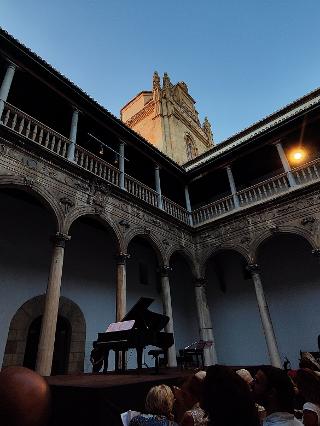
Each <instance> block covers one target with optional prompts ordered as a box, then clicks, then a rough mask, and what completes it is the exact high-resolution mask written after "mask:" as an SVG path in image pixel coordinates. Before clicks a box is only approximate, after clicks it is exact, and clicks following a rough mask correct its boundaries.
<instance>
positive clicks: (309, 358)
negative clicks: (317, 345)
mask: <svg viewBox="0 0 320 426" xmlns="http://www.w3.org/2000/svg"><path fill="white" fill-rule="evenodd" d="M299 367H300V368H310V370H313V371H320V365H319V363H318V361H317V360H316V359H315V357H314V356H313V355H312V354H311V353H310V352H302V353H301V359H300V363H299Z"/></svg>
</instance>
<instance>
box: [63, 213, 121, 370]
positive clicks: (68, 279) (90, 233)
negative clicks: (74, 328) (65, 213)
mask: <svg viewBox="0 0 320 426" xmlns="http://www.w3.org/2000/svg"><path fill="white" fill-rule="evenodd" d="M69 235H70V236H71V239H70V241H68V242H67V244H66V249H65V256H64V266H63V275H62V285H61V295H62V296H64V297H68V298H72V300H74V301H75V302H76V303H77V304H78V305H79V306H80V308H81V310H82V311H83V313H84V317H85V319H86V325H87V340H86V348H85V363H84V364H85V365H84V370H85V371H91V363H90V352H91V350H92V342H93V341H95V340H96V339H97V333H98V332H103V331H105V329H106V328H107V326H108V325H109V324H110V323H112V322H114V321H115V316H116V314H115V313H116V303H115V301H116V256H117V255H118V253H119V240H118V238H117V235H116V233H115V232H114V231H113V229H112V228H111V227H110V226H109V223H107V222H105V221H103V219H101V218H99V217H98V216H93V215H83V216H80V217H77V218H76V219H75V220H73V221H72V223H71V226H70V229H69Z"/></svg>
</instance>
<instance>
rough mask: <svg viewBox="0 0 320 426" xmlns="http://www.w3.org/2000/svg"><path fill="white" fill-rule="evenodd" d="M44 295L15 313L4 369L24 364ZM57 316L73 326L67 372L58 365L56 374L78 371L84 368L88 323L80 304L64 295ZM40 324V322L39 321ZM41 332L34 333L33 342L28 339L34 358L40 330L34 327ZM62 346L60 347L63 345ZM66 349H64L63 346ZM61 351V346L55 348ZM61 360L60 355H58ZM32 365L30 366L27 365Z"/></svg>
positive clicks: (11, 324) (42, 309)
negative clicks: (31, 329)
mask: <svg viewBox="0 0 320 426" xmlns="http://www.w3.org/2000/svg"><path fill="white" fill-rule="evenodd" d="M44 304H45V296H44V295H41V296H36V297H33V298H32V299H30V300H28V301H27V302H25V303H24V304H23V305H22V306H21V307H20V308H19V309H18V310H17V311H16V313H15V314H14V316H13V318H12V319H11V322H10V327H9V333H8V338H7V342H6V348H5V355H4V359H3V364H2V368H4V367H9V366H11V365H25V362H26V350H27V342H28V332H29V331H30V328H31V326H32V325H33V324H34V323H35V322H36V321H37V320H39V319H40V323H41V317H42V315H43V312H44ZM58 315H59V317H60V318H61V320H64V322H67V323H68V324H69V325H70V336H69V337H70V342H69V350H68V353H67V371H59V365H58V366H57V368H58V370H56V374H61V373H63V372H68V373H76V372H82V371H83V363H84V355H85V340H86V324H85V319H84V316H83V313H82V311H81V309H80V308H79V306H78V305H77V304H75V303H74V302H73V301H72V300H70V299H67V298H65V297H61V298H60V301H59V311H58ZM38 325H39V326H40V324H38ZM33 331H34V332H35V333H36V332H38V335H37V336H35V338H34V339H33V342H30V340H31V339H29V353H30V352H31V357H35V356H36V353H37V347H30V344H31V345H32V346H34V345H35V346H37V344H38V339H39V331H40V329H38V330H33ZM60 349H61V348H60ZM62 349H63V348H62ZM55 351H56V352H58V351H59V348H58V350H57V348H55ZM56 358H57V359H59V354H57V357H56ZM28 361H29V363H30V362H31V364H32V365H35V359H31V360H28ZM27 366H28V367H29V368H30V367H31V365H27Z"/></svg>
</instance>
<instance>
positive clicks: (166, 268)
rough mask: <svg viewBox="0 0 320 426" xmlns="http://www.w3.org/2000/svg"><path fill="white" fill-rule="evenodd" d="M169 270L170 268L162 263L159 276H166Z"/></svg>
mask: <svg viewBox="0 0 320 426" xmlns="http://www.w3.org/2000/svg"><path fill="white" fill-rule="evenodd" d="M171 270H172V268H171V267H170V266H169V265H163V266H162V267H161V268H160V275H161V277H168V276H169V273H170V271H171Z"/></svg>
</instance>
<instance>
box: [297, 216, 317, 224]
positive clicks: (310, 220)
mask: <svg viewBox="0 0 320 426" xmlns="http://www.w3.org/2000/svg"><path fill="white" fill-rule="evenodd" d="M315 221H316V219H315V218H314V217H313V216H309V217H304V218H303V219H302V220H301V222H300V223H301V225H303V226H307V225H310V224H311V225H312V224H313V223H314V222H315Z"/></svg>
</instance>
